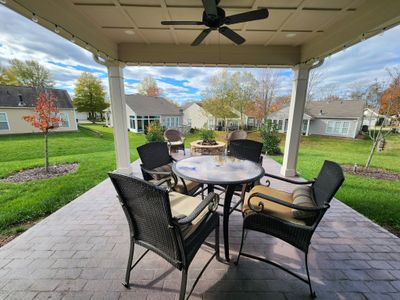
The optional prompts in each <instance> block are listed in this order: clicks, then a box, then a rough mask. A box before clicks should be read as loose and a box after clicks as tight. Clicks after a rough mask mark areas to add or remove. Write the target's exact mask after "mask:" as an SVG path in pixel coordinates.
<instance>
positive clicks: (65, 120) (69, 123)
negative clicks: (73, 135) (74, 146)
mask: <svg viewBox="0 0 400 300" xmlns="http://www.w3.org/2000/svg"><path fill="white" fill-rule="evenodd" d="M61 115H64V116H65V118H64V117H62V116H61ZM59 116H60V119H62V120H63V121H61V122H60V125H59V126H58V127H59V128H70V127H71V122H70V121H69V114H68V112H59ZM64 122H67V123H68V126H63V123H64Z"/></svg>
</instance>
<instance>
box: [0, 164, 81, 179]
mask: <svg viewBox="0 0 400 300" xmlns="http://www.w3.org/2000/svg"><path fill="white" fill-rule="evenodd" d="M78 167H79V164H78V163H71V164H61V165H54V166H50V167H49V172H47V173H46V171H45V168H44V167H40V168H33V169H26V170H22V171H19V172H17V173H14V174H12V175H10V176H8V177H5V178H2V179H0V182H6V183H21V182H27V181H32V180H38V179H49V178H53V177H58V176H63V175H67V174H69V173H73V172H75V171H76V170H77V169H78Z"/></svg>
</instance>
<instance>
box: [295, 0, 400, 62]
mask: <svg viewBox="0 0 400 300" xmlns="http://www.w3.org/2000/svg"><path fill="white" fill-rule="evenodd" d="M399 12H400V1H393V0H379V1H376V0H366V1H365V3H364V4H363V5H361V6H360V7H359V8H358V9H357V10H356V11H355V12H354V13H352V14H351V15H349V16H347V17H346V18H345V19H342V20H341V21H340V22H337V24H335V26H332V27H330V28H329V29H327V30H326V31H325V33H324V34H323V35H320V36H318V37H316V38H314V39H312V40H310V41H308V42H306V43H305V44H303V45H302V47H301V61H302V62H306V61H308V60H311V59H315V58H322V57H326V56H329V55H331V54H333V53H335V52H338V51H340V50H343V49H344V48H347V47H349V46H351V45H353V44H356V43H358V42H360V41H361V40H362V39H365V38H368V37H371V36H374V35H376V34H379V33H381V32H382V29H389V28H391V27H393V26H395V25H396V24H399V23H400V15H399Z"/></svg>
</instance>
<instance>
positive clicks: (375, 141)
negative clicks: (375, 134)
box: [365, 139, 379, 169]
mask: <svg viewBox="0 0 400 300" xmlns="http://www.w3.org/2000/svg"><path fill="white" fill-rule="evenodd" d="M378 141H379V140H378V139H376V140H374V142H373V143H372V148H371V151H370V152H369V156H368V160H367V163H366V164H365V168H366V169H368V168H369V165H370V164H371V161H372V157H373V156H374V153H375V150H376V146H377V145H378Z"/></svg>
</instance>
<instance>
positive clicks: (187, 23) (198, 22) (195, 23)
mask: <svg viewBox="0 0 400 300" xmlns="http://www.w3.org/2000/svg"><path fill="white" fill-rule="evenodd" d="M161 25H203V22H201V21H161Z"/></svg>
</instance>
